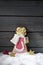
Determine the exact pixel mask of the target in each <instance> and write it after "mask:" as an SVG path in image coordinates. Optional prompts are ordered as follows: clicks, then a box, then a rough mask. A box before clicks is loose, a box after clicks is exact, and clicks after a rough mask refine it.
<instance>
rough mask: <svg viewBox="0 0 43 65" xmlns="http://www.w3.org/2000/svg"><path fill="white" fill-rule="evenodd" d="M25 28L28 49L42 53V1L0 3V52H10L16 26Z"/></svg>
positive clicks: (5, 1) (4, 0) (5, 0)
mask: <svg viewBox="0 0 43 65" xmlns="http://www.w3.org/2000/svg"><path fill="white" fill-rule="evenodd" d="M19 25H20V26H26V27H27V29H28V34H29V37H30V43H29V44H28V49H29V48H30V49H32V50H34V51H35V52H43V1H7V0H2V1H0V51H3V50H5V49H7V50H9V51H11V50H12V48H13V44H12V43H11V42H10V39H11V38H12V37H13V35H14V33H15V28H16V27H17V26H19Z"/></svg>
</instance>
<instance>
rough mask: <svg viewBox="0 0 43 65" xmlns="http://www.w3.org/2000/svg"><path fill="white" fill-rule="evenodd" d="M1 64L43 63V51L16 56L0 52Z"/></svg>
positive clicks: (24, 64) (33, 64)
mask: <svg viewBox="0 0 43 65" xmlns="http://www.w3.org/2000/svg"><path fill="white" fill-rule="evenodd" d="M0 65H43V53H37V54H34V55H30V54H29V53H21V54H16V56H15V57H11V56H9V55H4V54H2V53H0Z"/></svg>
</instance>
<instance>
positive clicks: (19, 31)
mask: <svg viewBox="0 0 43 65" xmlns="http://www.w3.org/2000/svg"><path fill="white" fill-rule="evenodd" d="M16 34H19V35H20V34H23V35H26V28H25V27H17V28H16Z"/></svg>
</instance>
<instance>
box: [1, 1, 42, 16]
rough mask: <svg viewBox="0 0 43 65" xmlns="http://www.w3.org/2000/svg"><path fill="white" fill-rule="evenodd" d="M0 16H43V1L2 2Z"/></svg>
mask: <svg viewBox="0 0 43 65" xmlns="http://www.w3.org/2000/svg"><path fill="white" fill-rule="evenodd" d="M0 15H20V16H21V15H25V16H43V1H6V0H3V1H0Z"/></svg>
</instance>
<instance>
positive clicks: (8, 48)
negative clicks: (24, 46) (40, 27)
mask: <svg viewBox="0 0 43 65" xmlns="http://www.w3.org/2000/svg"><path fill="white" fill-rule="evenodd" d="M12 49H13V46H6V47H4V46H2V47H0V52H3V51H4V50H8V51H12ZM30 49H31V50H33V51H35V53H40V52H41V53H43V48H28V51H29V50H30Z"/></svg>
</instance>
